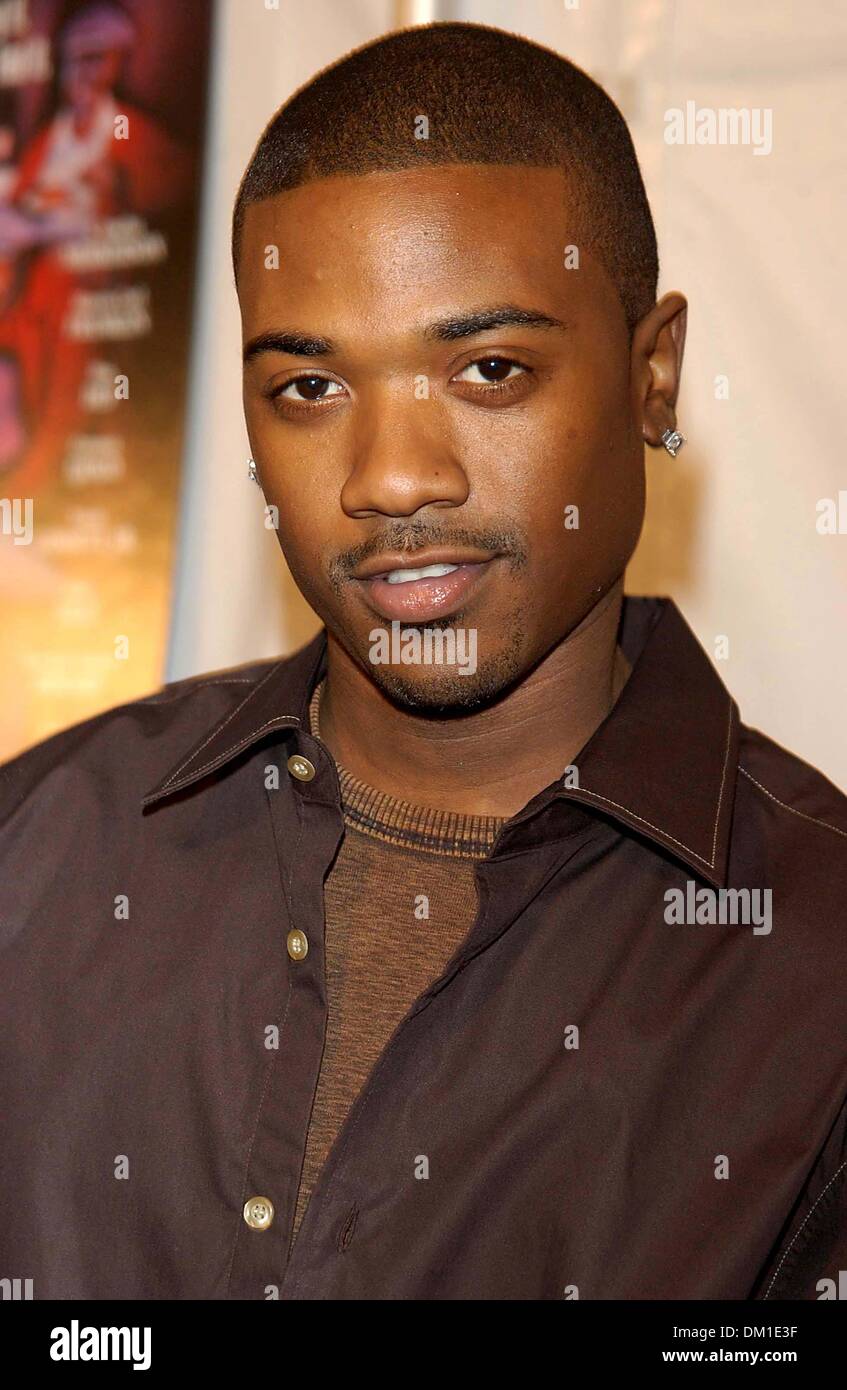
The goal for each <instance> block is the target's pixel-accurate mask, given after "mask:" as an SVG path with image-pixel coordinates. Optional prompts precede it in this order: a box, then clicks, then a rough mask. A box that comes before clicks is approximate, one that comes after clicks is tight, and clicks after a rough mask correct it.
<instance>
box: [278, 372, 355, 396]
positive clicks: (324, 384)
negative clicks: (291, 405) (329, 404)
mask: <svg viewBox="0 0 847 1390" xmlns="http://www.w3.org/2000/svg"><path fill="white" fill-rule="evenodd" d="M294 388H296V390H297V395H295V394H294ZM331 388H335V389H331ZM343 392H344V387H343V386H341V385H340V384H339V383H338V382H337V381H332V379H331V378H330V377H328V376H296V377H294V378H292V380H291V381H287V382H286V383H285V385H284V386H280V387H278V388H277V390H275V391H274V393H273V394H274V396H282V397H283V399H285V400H289V401H291V400H294V401H296V400H301V401H322V400H326V399H327V397H328V396H336V395H339V394H343Z"/></svg>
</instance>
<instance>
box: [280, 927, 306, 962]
mask: <svg viewBox="0 0 847 1390" xmlns="http://www.w3.org/2000/svg"><path fill="white" fill-rule="evenodd" d="M285 944H286V946H287V947H288V954H289V955H290V957H291V959H292V960H305V959H306V952H307V951H308V949H309V939H308V937H307V936H306V933H305V932H304V931H301V930H300V928H299V927H295V928H294V929H293V931H290V932H289V933H288V935H287V937H286V938H285Z"/></svg>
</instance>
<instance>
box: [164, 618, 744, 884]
mask: <svg viewBox="0 0 847 1390" xmlns="http://www.w3.org/2000/svg"><path fill="white" fill-rule="evenodd" d="M619 641H620V644H621V646H622V648H623V650H624V653H625V655H626V656H627V658H628V660H629V661H630V663H631V664H632V671H631V673H630V676H629V679H628V680H627V682H626V684H625V686H624V688H623V690H622V692H621V694H620V695H619V697H618V699H617V700H616V702H615V704H614V706H613V707H612V709H611V710H610V712H609V714H608V715H607V717H606V718H605V719H604V721H603V722H602V723H601V724H600V726H599V727H598V728H597V729H596V731H595V732H594V734H593V735H592V737H591V738H590V739H589V741H588V743H587V744H586V745H585V747H584V748H583V750H582V752H581V753H580V754H579V756H578V757H577V759H576V767H577V770H578V780H579V786H578V787H571V786H568V785H566V782H567V781H570V780H572V779H571V778H568V779H565V780H563V785H562V786H560V787H556V788H555V795H556V796H558V797H562V798H564V799H566V800H569V801H574V802H578V803H580V804H582V805H585V806H592V807H594V808H595V809H596V810H598V811H600V812H602V813H603V814H604V815H606V816H608V817H609V818H610V819H612V820H614V821H616V822H618V823H620V824H623V825H625V826H628V827H629V828H630V829H631V830H633V831H635V832H636V833H637V834H639V835H642V836H644V837H645V838H647V839H649V840H651V841H652V842H653V843H655V844H658V845H659V846H661V847H662V848H663V849H665V850H667V851H668V852H669V853H670V854H672V855H674V856H675V857H676V858H677V859H681V860H682V861H683V862H684V863H686V864H687V865H688V866H689V867H690V868H691V869H693V870H694V871H695V872H696V873H698V874H699V875H701V877H703V878H705V879H706V880H707V881H709V882H710V883H712V884H713V885H714V886H715V887H725V886H726V868H727V857H728V851H729V835H730V825H731V821H732V807H733V801H734V793H735V779H736V773H737V760H738V740H739V728H740V724H739V716H738V708H737V706H736V704H735V701H734V700H733V699H732V698H731V696H730V695H729V693H728V691H727V690H726V687H725V686H724V684H723V682H722V681H721V679H720V677H719V676H718V674H717V671H716V670H715V668H714V666H713V665H712V663H711V661H710V660H709V658H708V656H707V655H706V652H705V651H704V650H703V648H702V647H701V645H700V643H699V642H698V641H697V638H696V637H695V636H694V633H693V632H692V631H691V628H690V627H689V626H688V624H687V623H686V622H685V619H684V618H683V617H682V614H681V613H680V611H679V609H678V608H677V607H676V605H675V604H674V603H673V601H672V600H671V599H660V598H632V597H627V598H625V599H624V602H623V612H622V618H621V628H620V633H619ZM326 652H327V639H326V629H325V628H322V629H321V631H320V632H318V633H317V635H316V636H315V637H314V638H312V640H311V641H310V642H309V643H307V645H306V646H304V647H302V648H301V649H300V650H299V651H298V652H296V653H295V654H294V655H293V656H291V657H286V658H284V659H283V660H281V661H278V662H274V663H273V665H272V666H271V667H270V669H269V670H268V672H267V673H266V675H264V676H262V677H261V678H260V679H259V680H258V681H257V683H256V685H255V686H253V687H252V688H251V689H250V691H249V692H248V694H247V695H246V696H245V697H244V699H243V700H241V702H240V703H239V704H238V705H237V706H236V708H235V709H234V710H232V711H231V712H230V713H229V714H228V715H226V717H225V718H223V719H222V720H220V721H219V723H217V724H216V725H215V726H214V727H212V728H211V729H208V730H206V731H205V732H204V735H203V737H202V739H201V740H200V741H199V743H196V744H195V745H194V747H193V748H191V749H189V750H186V752H185V753H184V754H183V755H182V757H181V758H180V759H178V761H177V762H176V764H175V765H174V766H173V767H172V768H171V769H170V770H169V771H168V772H167V773H166V774H165V776H164V777H162V778H161V780H160V781H159V782H158V783H157V784H156V785H155V786H154V787H152V788H151V789H150V791H148V792H147V793H146V794H145V796H144V797H143V799H142V805H143V806H150V805H153V804H154V803H156V802H158V801H161V800H162V799H163V798H165V797H167V796H170V795H171V794H172V793H174V792H177V791H181V790H182V789H183V788H185V787H187V786H190V785H191V784H192V783H194V782H197V781H199V780H200V779H201V778H206V777H208V776H210V775H211V774H212V773H213V772H216V771H217V770H218V769H220V768H222V767H224V766H225V765H226V764H227V763H229V762H231V761H232V760H233V759H234V758H236V757H237V756H238V755H239V754H241V753H243V752H244V751H245V750H246V749H248V748H249V747H251V745H252V744H254V743H257V742H258V741H259V739H262V738H265V737H267V736H268V735H269V734H271V733H274V732H277V731H284V730H294V731H296V730H300V731H303V732H304V733H305V734H306V735H307V736H308V735H309V715H308V707H309V700H310V698H311V694H312V691H313V690H314V688H315V686H316V684H317V682H318V681H319V680H320V679H321V677H322V676H323V675H324V674H325V672H326Z"/></svg>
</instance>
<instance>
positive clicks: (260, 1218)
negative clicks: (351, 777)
mask: <svg viewBox="0 0 847 1390" xmlns="http://www.w3.org/2000/svg"><path fill="white" fill-rule="evenodd" d="M307 742H308V740H306V739H305V737H304V736H302V735H296V736H293V737H292V736H290V735H287V736H286V737H284V738H283V739H282V740H281V741H280V744H279V745H278V746H277V747H276V748H275V749H274V750H273V751H268V750H264V751H263V752H261V753H260V754H259V758H258V766H259V771H260V772H261V774H262V776H263V778H264V780H265V787H266V796H267V804H268V812H269V815H270V819H271V824H272V828H273V836H274V842H275V848H276V858H277V864H276V866H275V870H277V871H278V875H279V888H280V903H281V911H280V919H279V931H280V935H281V939H282V943H283V949H284V956H283V960H284V981H283V987H282V991H281V998H280V999H279V1001H278V1009H277V1015H276V1017H275V1018H273V1019H268V1026H269V1029H271V1030H273V1029H275V1030H276V1031H275V1033H274V1032H271V1040H272V1042H274V1043H275V1046H271V1047H270V1048H268V1051H267V1061H266V1063H265V1066H264V1069H263V1074H262V1080H261V1083H260V1095H259V1097H258V1099H257V1103H256V1110H255V1119H254V1122H253V1126H252V1134H251V1138H250V1141H249V1149H248V1153H247V1155H246V1166H245V1173H244V1183H243V1191H242V1194H241V1197H240V1203H241V1207H240V1211H239V1214H238V1220H237V1229H236V1235H235V1242H234V1248H233V1256H232V1263H231V1273H230V1279H229V1295H228V1296H229V1297H230V1298H236V1299H238V1298H241V1299H251V1298H258V1299H274V1298H278V1297H280V1290H281V1287H282V1282H283V1279H284V1277H285V1272H286V1268H287V1265H288V1260H289V1256H290V1249H291V1243H292V1231H293V1223H294V1216H295V1210H296V1203H297V1191H298V1187H299V1182H300V1175H301V1171H302V1167H303V1160H304V1155H305V1147H306V1136H307V1133H308V1127H309V1119H310V1115H311V1110H312V1104H313V1101H314V1096H315V1091H316V1087H317V1081H318V1075H319V1072H320V1066H321V1059H322V1056H323V1048H324V1040H325V1034H326V1021H327V1001H326V979H325V953H324V905H323V881H324V877H325V874H326V871H327V869H328V867H329V865H330V863H331V861H332V858H333V855H334V854H335V850H336V848H337V846H338V843H339V841H340V839H341V836H342V834H343V820H342V816H341V809H340V797H339V796H338V792H337V779H336V777H335V770H334V767H332V766H331V765H329V763H328V758H327V755H326V754H325V753H324V752H323V750H322V749H319V748H318V747H317V745H313V746H312V747H309V748H307V747H305V746H304V745H305V744H306V743H307ZM274 769H275V770H276V773H274ZM264 1045H265V1046H267V1039H266V1040H265V1043H264Z"/></svg>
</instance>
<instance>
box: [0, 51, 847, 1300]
mask: <svg viewBox="0 0 847 1390" xmlns="http://www.w3.org/2000/svg"><path fill="white" fill-rule="evenodd" d="M233 233H234V236H233V263H234V267H235V273H236V281H237V290H238V296H239V302H240V307H241V313H242V323H243V344H244V362H245V370H244V407H245V413H246V420H247V429H248V435H249V439H250V444H251V448H252V452H253V460H251V472H252V473H253V475H254V476H255V477H256V478H257V480H258V481H259V482H260V483H261V486H262V489H263V491H264V495H265V499H266V502H267V516H268V517H269V518H272V519H273V522H274V524H276V525H277V526H278V531H279V539H280V544H281V546H282V549H283V551H284V553H285V557H286V559H287V561H288V564H289V566H290V568H291V571H292V573H293V575H294V577H295V579H296V581H297V583H298V585H299V587H300V589H301V590H302V592H303V594H304V595H305V597H306V598H307V600H308V601H309V602H310V604H311V605H312V606H313V608H314V610H315V612H316V613H317V614H318V615H319V616H320V618H321V620H322V622H323V624H324V626H323V628H322V630H321V632H320V633H319V635H318V636H317V637H316V638H315V639H314V640H313V641H312V642H310V643H309V644H308V645H307V646H306V647H305V648H303V649H302V650H301V651H299V652H297V653H295V655H293V656H291V657H288V658H285V659H283V660H281V661H276V662H259V663H256V664H254V665H251V666H248V667H244V668H239V669H237V670H234V671H229V672H224V673H216V674H212V675H209V676H207V677H204V678H197V679H190V680H186V681H181V682H178V683H176V684H174V685H171V686H167V687H165V689H164V690H163V691H162V692H161V693H159V694H157V695H154V696H152V697H150V698H148V699H146V700H138V701H134V702H133V703H131V704H129V705H125V706H123V707H121V708H119V709H117V710H113V711H111V712H109V713H107V714H105V715H102V716H100V717H98V718H96V719H94V720H89V721H88V722H87V723H85V724H83V725H80V726H77V727H76V728H74V729H70V730H68V731H67V732H65V733H62V734H60V735H57V736H56V737H54V738H53V739H51V740H49V741H48V742H46V743H45V744H42V745H40V746H39V747H37V748H35V749H33V750H31V751H30V752H28V753H26V754H24V755H23V756H22V757H19V758H18V759H16V760H15V761H14V762H13V763H11V764H10V765H8V766H7V767H6V769H5V772H4V777H3V803H2V806H3V810H2V814H3V821H4V828H3V831H2V837H3V838H2V883H3V889H2V895H3V911H2V913H1V914H0V920H2V923H3V932H4V938H5V949H4V963H5V971H6V980H7V988H6V1005H5V1008H4V1011H3V1025H4V1029H3V1031H4V1040H3V1049H2V1056H3V1058H4V1062H3V1066H2V1082H0V1085H2V1092H0V1105H2V1110H3V1113H4V1115H5V1116H6V1119H7V1124H6V1133H5V1136H4V1140H3V1145H4V1149H3V1159H2V1174H1V1176H2V1182H0V1191H2V1202H3V1207H4V1210H3V1214H2V1220H0V1232H2V1235H0V1250H2V1264H3V1269H4V1272H5V1273H7V1274H8V1275H12V1274H16V1273H17V1274H20V1275H21V1276H23V1275H29V1276H32V1277H34V1282H35V1296H36V1297H61V1298H68V1297H80V1298H88V1299H100V1298H107V1297H117V1298H155V1299H164V1298H178V1299H179V1298H183V1299H184V1298H201V1299H228V1298H229V1299H268V1298H283V1299H315V1298H321V1299H354V1298H377V1299H575V1298H580V1299H608V1298H614V1299H642V1298H649V1299H692V1298H711V1299H738V1300H742V1299H751V1298H758V1299H775V1298H782V1297H790V1298H802V1299H816V1298H818V1297H821V1296H828V1291H831V1288H837V1283H838V1276H839V1268H840V1267H841V1266H843V1265H844V1261H845V1259H847V1240H845V1228H846V1226H845V1219H844V1213H845V1200H847V1199H845V1178H844V1174H845V1171H847V1154H845V1146H846V1145H847V1108H845V1095H847V1052H845V1047H844V1042H843V1026H842V1025H843V1003H842V1000H843V970H844V962H845V954H847V945H846V944H845V938H844V933H843V930H842V920H843V912H842V902H843V897H844V890H845V887H847V867H845V855H844V848H845V837H847V806H845V799H844V798H843V797H842V796H841V795H840V793H839V792H838V791H837V790H836V789H835V788H834V787H833V786H832V785H831V784H830V783H829V782H828V781H827V780H826V779H825V778H824V777H823V776H822V775H821V774H819V773H818V772H816V771H814V770H813V769H812V768H810V767H808V766H807V765H806V764H804V763H803V762H801V761H800V760H799V759H797V758H795V757H793V756H791V755H790V754H789V753H786V752H784V751H783V750H782V749H780V748H778V747H777V746H776V745H775V744H774V743H772V742H771V741H770V740H768V739H767V738H766V737H765V736H764V735H762V734H760V733H758V732H756V731H754V730H752V729H749V728H746V727H745V726H743V725H742V724H741V723H740V720H739V714H738V710H737V707H736V705H735V703H734V701H733V700H732V699H731V697H730V696H729V694H728V693H727V691H726V690H725V689H724V687H723V685H722V684H721V681H720V680H719V678H718V676H717V674H716V672H715V670H714V668H713V667H712V665H711V663H710V661H709V660H708V658H707V656H706V654H705V653H704V652H703V650H702V649H701V647H700V646H699V644H698V643H697V641H696V640H695V638H694V636H693V634H692V632H691V631H690V629H689V628H688V627H687V625H686V624H685V622H684V620H683V618H682V617H681V615H680V614H679V612H678V610H677V609H676V607H675V606H674V605H673V603H671V602H670V601H669V600H666V599H630V598H626V599H625V598H623V576H624V571H625V568H626V564H627V562H628V560H629V558H630V556H631V554H632V552H633V549H634V547H635V544H636V542H637V539H638V535H639V531H640V529H641V524H642V515H643V509H644V469H643V444H644V441H645V440H646V441H647V443H648V444H650V445H651V446H653V447H659V446H660V445H661V444H662V442H663V441H664V443H665V445H666V447H667V448H668V451H669V453H675V452H676V450H677V449H678V448H679V444H680V434H679V430H678V428H677V426H678V422H677V419H676V412H675V402H676V398H677V390H678V384H679V375H680V368H681V361H682V352H683V342H684V336H685V315H686V303H685V300H684V299H683V297H682V296H681V295H680V294H677V293H671V294H666V295H664V296H663V297H662V298H661V299H660V300H659V301H658V303H657V302H656V277H657V260H656V248H655V238H654V233H653V226H652V221H651V217H650V212H649V208H648V205H647V202H646V198H645V195H644V190H643V187H642V183H641V178H640V174H639V171H638V165H637V162H636V159H635V155H634V152H633V149H632V144H631V141H630V138H629V135H628V132H627V130H626V127H625V125H624V122H623V120H622V118H621V116H620V114H619V112H618V111H617V109H616V108H615V107H614V105H613V104H612V103H611V102H610V100H609V99H608V98H607V97H606V96H605V94H604V93H602V92H601V90H600V89H599V88H598V87H597V86H596V85H595V84H594V83H593V82H592V81H590V79H589V78H587V77H586V76H585V75H584V74H583V73H581V72H580V71H578V70H577V69H576V68H574V67H572V66H571V65H570V64H569V63H567V62H566V61H565V60H563V59H562V58H560V57H558V56H557V55H555V54H553V53H551V52H548V51H547V50H545V49H542V48H539V47H537V46H535V45H534V44H531V43H528V42H526V41H524V40H522V39H519V38H516V37H514V36H510V35H507V34H504V33H501V32H499V31H497V30H493V29H488V28H482V27H475V26H470V25H464V24H444V25H436V26H433V27H431V28H426V29H417V30H409V31H404V32H401V33H399V34H394V35H391V36H390V37H388V38H386V39H383V40H381V41H379V42H378V43H374V44H371V45H369V46H367V47H365V48H363V49H360V50H357V51H356V52H355V53H353V54H352V55H349V56H348V57H347V58H345V59H344V60H343V61H342V62H340V63H339V64H336V65H334V66H333V67H332V68H330V69H328V70H327V71H326V72H324V73H322V74H321V75H319V76H318V77H317V78H316V79H315V80H314V81H312V82H311V83H309V84H308V85H307V86H306V87H305V88H303V89H302V90H301V91H300V92H299V93H298V94H296V95H295V96H294V97H293V98H292V99H291V101H289V102H288V103H287V105H286V106H284V107H283V108H282V109H281V111H280V112H279V113H277V115H276V116H275V117H274V118H273V120H272V121H271V122H270V124H269V125H268V127H267V128H266V130H265V131H264V133H263V135H262V137H261V139H260V141H259V143H258V145H257V148H256V151H255V153H254V155H253V158H252V160H251V162H250V165H249V167H248V169H247V172H246V174H245V177H244V179H243V181H242V184H241V187H240V190H239V194H238V199H237V202H236V208H235V214H234V219H233ZM670 466H672V465H670ZM229 558H230V561H231V562H233V563H235V562H236V561H235V560H234V559H233V557H229ZM833 1281H834V1282H833Z"/></svg>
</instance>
